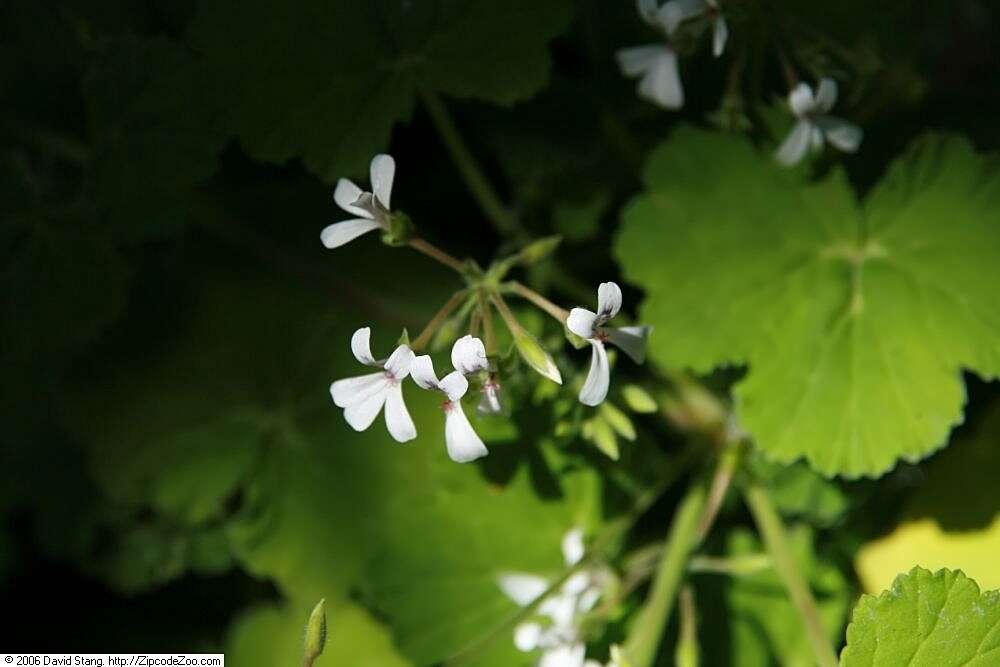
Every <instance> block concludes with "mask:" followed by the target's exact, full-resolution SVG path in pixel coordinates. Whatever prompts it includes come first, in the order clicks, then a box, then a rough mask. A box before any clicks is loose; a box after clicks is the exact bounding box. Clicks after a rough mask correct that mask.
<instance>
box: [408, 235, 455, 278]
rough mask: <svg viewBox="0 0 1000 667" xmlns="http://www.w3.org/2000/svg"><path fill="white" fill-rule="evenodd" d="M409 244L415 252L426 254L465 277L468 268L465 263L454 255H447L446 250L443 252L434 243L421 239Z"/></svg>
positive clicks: (410, 241) (413, 240)
mask: <svg viewBox="0 0 1000 667" xmlns="http://www.w3.org/2000/svg"><path fill="white" fill-rule="evenodd" d="M407 243H408V244H409V246H410V247H411V248H413V249H414V250H417V251H419V252H422V253H424V254H425V255H427V256H428V257H430V258H431V259H434V260H436V261H438V262H440V263H442V264H444V265H445V266H447V267H448V268H449V269H454V270H455V271H458V272H459V273H461V274H463V275H464V274H465V270H466V266H465V263H464V262H462V260H460V259H458V258H456V257H453V256H452V255H449V254H448V253H446V252H445V251H444V250H441V248H438V247H437V246H436V245H434V244H433V243H430V242H429V241H426V240H424V239H420V238H416V239H410V240H409V241H408V242H407Z"/></svg>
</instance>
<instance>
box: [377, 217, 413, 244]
mask: <svg viewBox="0 0 1000 667" xmlns="http://www.w3.org/2000/svg"><path fill="white" fill-rule="evenodd" d="M386 218H387V219H388V227H387V228H386V230H385V231H383V232H382V243H384V244H386V245H387V246H391V247H393V248H398V247H400V246H404V245H406V244H407V243H408V242H409V241H410V239H411V238H413V236H414V233H415V232H416V227H415V226H414V225H413V221H412V220H410V216H408V215H406V214H405V213H403V212H401V211H392V212H391V213H388V214H386Z"/></svg>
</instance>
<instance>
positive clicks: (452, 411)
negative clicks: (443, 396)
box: [444, 375, 489, 463]
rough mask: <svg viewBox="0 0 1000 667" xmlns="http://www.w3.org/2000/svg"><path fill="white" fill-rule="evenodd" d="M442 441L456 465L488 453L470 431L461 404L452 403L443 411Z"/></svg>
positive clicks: (480, 441) (474, 433)
mask: <svg viewBox="0 0 1000 667" xmlns="http://www.w3.org/2000/svg"><path fill="white" fill-rule="evenodd" d="M459 377H462V376H461V375H459ZM462 379H463V380H464V379H465V378H464V377H462ZM444 441H445V445H446V446H447V447H448V456H450V457H451V460H452V461H456V462H458V463H468V462H469V461H475V460H476V459H478V458H481V457H483V456H486V455H487V454H488V453H489V452H488V451H487V450H486V445H484V444H483V441H482V440H480V439H479V436H478V435H476V432H475V431H474V430H472V424H470V423H469V418H468V417H466V416H465V412H463V411H462V404H461V403H455V402H452V404H451V405H450V406H448V408H447V409H446V411H445V421H444Z"/></svg>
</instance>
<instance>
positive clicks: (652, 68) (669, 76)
mask: <svg viewBox="0 0 1000 667" xmlns="http://www.w3.org/2000/svg"><path fill="white" fill-rule="evenodd" d="M638 2H639V16H641V17H642V19H643V20H644V21H646V23H649V24H650V25H652V26H653V27H655V28H657V29H658V30H661V31H662V32H663V33H664V36H665V41H664V42H663V43H661V44H647V45H645V46H633V47H631V48H627V49H620V50H619V51H618V52H617V53H616V54H615V58H616V59H617V60H618V66H619V67H620V68H621V71H622V74H624V75H625V76H629V77H639V85H638V88H637V90H638V93H639V97H642V98H643V99H647V100H649V101H651V102H653V103H655V104H658V105H660V106H661V107H663V108H665V109H680V108H681V107H683V106H684V88H683V86H682V85H681V77H680V74H679V73H678V71H677V53H676V52H675V51H674V49H673V47H672V46H671V44H670V39H671V38H672V37H673V31H672V30H670V28H669V26H668V16H667V15H668V14H669V13H671V11H672V10H667V9H666V5H665V6H664V7H660V8H657V6H656V0H638ZM668 4H669V3H668Z"/></svg>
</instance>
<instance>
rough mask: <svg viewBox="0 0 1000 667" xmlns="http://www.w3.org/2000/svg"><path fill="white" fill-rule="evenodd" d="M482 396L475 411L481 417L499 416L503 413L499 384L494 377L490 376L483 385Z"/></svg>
mask: <svg viewBox="0 0 1000 667" xmlns="http://www.w3.org/2000/svg"><path fill="white" fill-rule="evenodd" d="M482 394H483V395H482V396H481V397H480V398H479V405H478V406H477V407H476V411H477V412H479V414H481V415H499V414H502V413H503V404H502V403H501V402H500V383H499V382H497V379H496V376H495V375H494V374H492V373H491V374H490V376H489V378H488V379H487V380H486V382H484V383H483V392H482Z"/></svg>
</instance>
